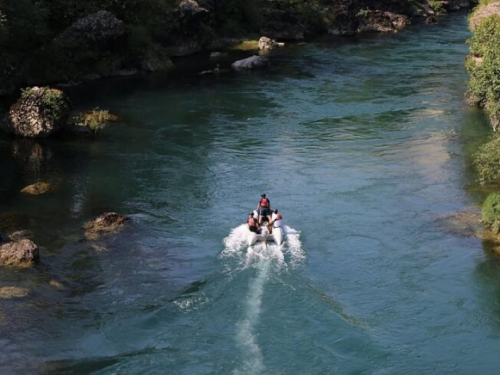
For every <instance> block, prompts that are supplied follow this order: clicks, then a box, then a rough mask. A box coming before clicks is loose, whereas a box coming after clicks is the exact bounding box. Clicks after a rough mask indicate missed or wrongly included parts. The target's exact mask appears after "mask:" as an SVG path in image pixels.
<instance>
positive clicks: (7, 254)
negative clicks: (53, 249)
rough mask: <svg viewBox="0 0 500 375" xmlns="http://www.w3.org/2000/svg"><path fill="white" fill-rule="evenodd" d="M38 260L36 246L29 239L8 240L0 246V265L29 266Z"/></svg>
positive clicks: (38, 255) (38, 254)
mask: <svg viewBox="0 0 500 375" xmlns="http://www.w3.org/2000/svg"><path fill="white" fill-rule="evenodd" d="M39 260H40V253H39V249H38V246H37V245H36V244H35V243H34V242H33V241H31V240H27V239H25V240H21V241H16V242H9V243H7V244H5V245H2V246H0V265H5V266H20V267H29V266H32V265H34V264H37V263H38V261H39Z"/></svg>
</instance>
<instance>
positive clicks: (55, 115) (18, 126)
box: [1, 87, 71, 138]
mask: <svg viewBox="0 0 500 375" xmlns="http://www.w3.org/2000/svg"><path fill="white" fill-rule="evenodd" d="M70 108H71V105H70V102H69V99H68V98H67V96H66V95H65V94H64V93H63V92H62V91H61V90H57V89H52V88H48V87H33V88H30V89H26V90H24V91H23V94H22V96H21V98H20V99H19V100H18V101H17V102H16V103H15V104H14V105H13V106H12V107H11V108H10V110H9V113H8V116H7V118H6V119H5V120H4V121H3V122H2V123H1V124H3V125H2V128H3V129H4V130H5V131H7V132H10V133H14V134H16V135H20V136H23V137H29V138H43V137H47V136H49V135H50V134H52V133H55V132H57V131H59V130H61V129H62V128H63V126H64V125H65V124H66V120H67V119H68V116H69V111H70Z"/></svg>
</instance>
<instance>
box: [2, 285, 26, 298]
mask: <svg viewBox="0 0 500 375" xmlns="http://www.w3.org/2000/svg"><path fill="white" fill-rule="evenodd" d="M29 292H30V291H29V289H26V288H18V287H15V286H4V287H2V288H0V299H11V298H23V297H26V296H27V295H28V294H29Z"/></svg>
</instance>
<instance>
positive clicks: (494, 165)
mask: <svg viewBox="0 0 500 375" xmlns="http://www.w3.org/2000/svg"><path fill="white" fill-rule="evenodd" d="M474 165H475V166H476V169H477V172H478V177H479V182H480V183H481V184H482V185H486V184H495V183H500V168H499V167H498V166H499V165H500V136H494V137H493V139H491V140H490V141H488V142H487V143H485V144H484V145H482V146H481V147H480V148H479V150H478V151H477V152H476V154H475V156H474Z"/></svg>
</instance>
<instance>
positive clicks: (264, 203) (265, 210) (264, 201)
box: [257, 194, 271, 224]
mask: <svg viewBox="0 0 500 375" xmlns="http://www.w3.org/2000/svg"><path fill="white" fill-rule="evenodd" d="M260 196H261V198H260V201H259V204H258V205H257V210H258V212H259V224H262V218H263V217H264V216H265V217H267V218H268V221H271V201H270V200H269V199H268V198H267V197H266V194H261V195H260Z"/></svg>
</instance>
